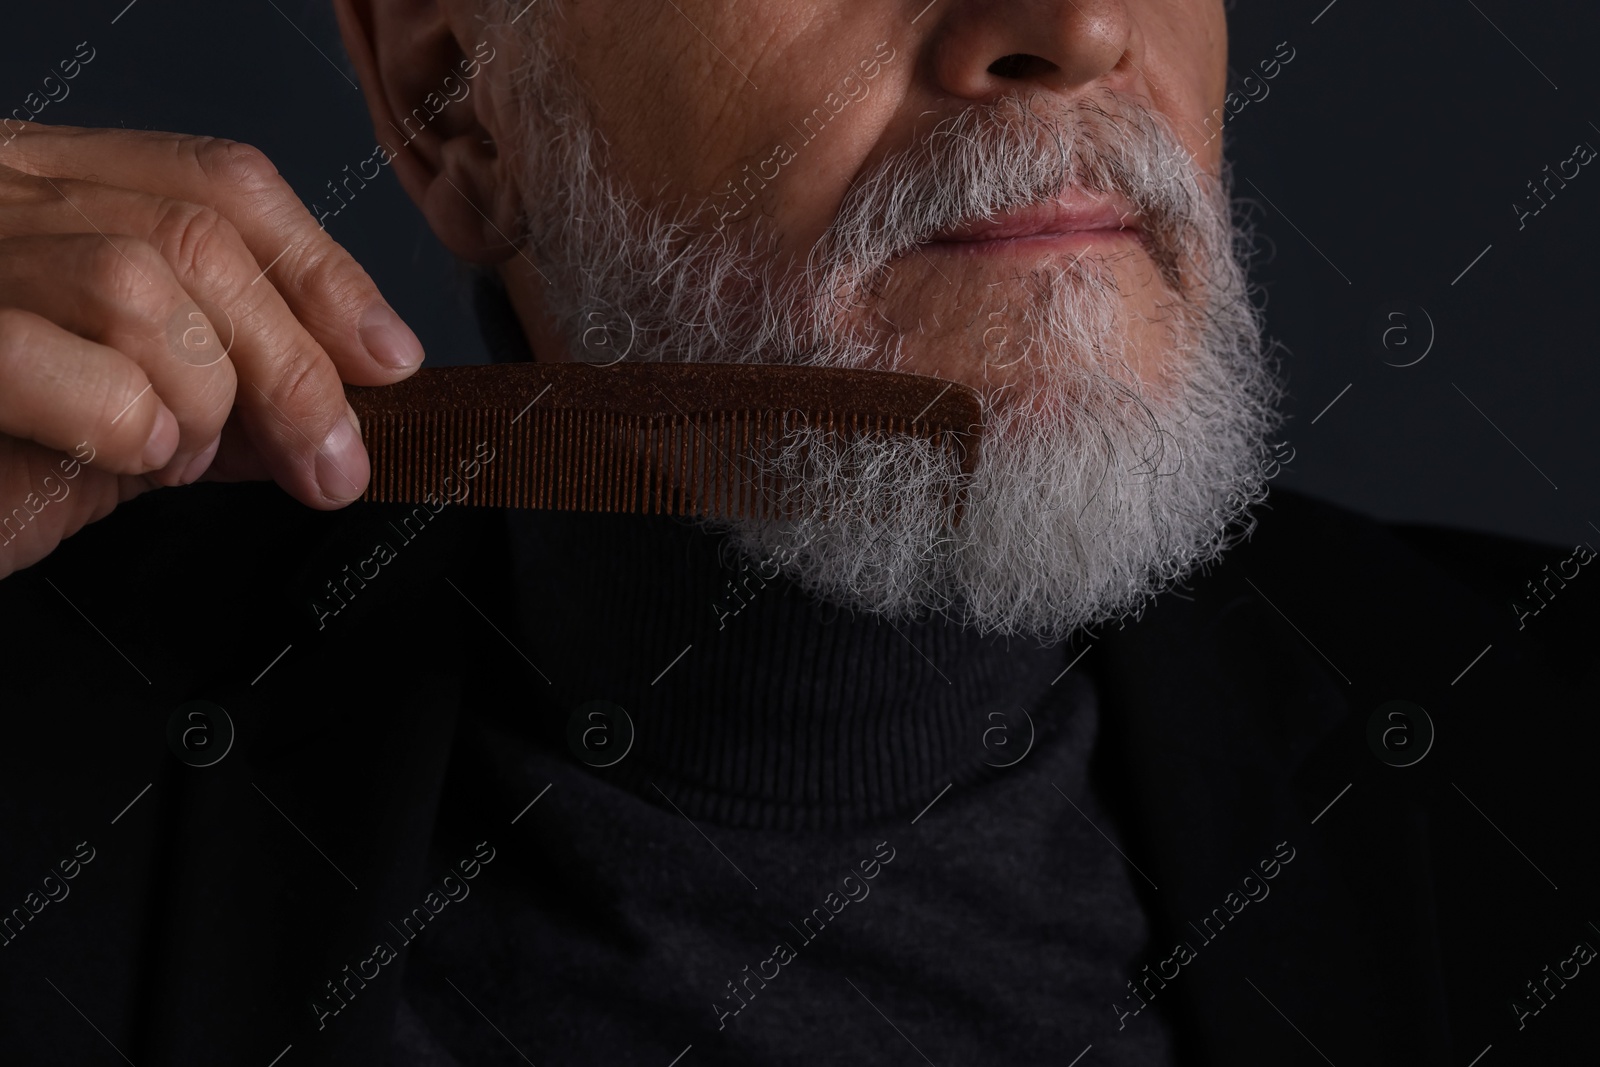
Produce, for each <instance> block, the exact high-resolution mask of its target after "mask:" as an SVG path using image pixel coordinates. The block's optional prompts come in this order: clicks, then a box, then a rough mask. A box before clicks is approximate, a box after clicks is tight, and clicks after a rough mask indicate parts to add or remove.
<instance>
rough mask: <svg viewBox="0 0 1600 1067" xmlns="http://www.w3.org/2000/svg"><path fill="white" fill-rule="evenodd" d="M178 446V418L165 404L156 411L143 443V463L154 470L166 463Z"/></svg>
mask: <svg viewBox="0 0 1600 1067" xmlns="http://www.w3.org/2000/svg"><path fill="white" fill-rule="evenodd" d="M177 448H178V420H177V419H176V418H174V417H173V414H172V412H171V411H168V410H167V406H166V405H165V404H163V405H161V408H160V409H159V410H158V411H157V412H156V424H155V425H154V426H153V427H151V429H150V436H149V438H148V439H146V441H145V443H144V455H143V459H144V465H145V467H147V468H148V469H150V470H156V469H158V468H160V467H162V466H165V465H166V462H167V460H169V459H171V458H172V453H173V452H175V451H177Z"/></svg>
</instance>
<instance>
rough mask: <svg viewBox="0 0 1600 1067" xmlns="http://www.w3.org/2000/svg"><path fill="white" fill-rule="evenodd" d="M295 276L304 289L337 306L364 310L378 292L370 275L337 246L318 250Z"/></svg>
mask: <svg viewBox="0 0 1600 1067" xmlns="http://www.w3.org/2000/svg"><path fill="white" fill-rule="evenodd" d="M330 243H331V242H330ZM293 277H294V284H295V285H296V286H298V287H299V288H300V289H301V290H303V291H305V292H309V293H317V294H318V295H320V296H321V297H322V298H323V299H324V300H326V301H327V302H328V303H329V304H332V305H333V306H335V307H361V306H363V305H365V304H366V303H367V302H369V301H370V300H371V299H372V297H373V294H374V293H375V292H376V290H377V286H376V285H374V284H373V282H372V280H371V279H370V278H369V277H368V276H367V272H366V271H364V270H362V269H361V267H360V266H359V265H358V264H357V263H356V262H355V260H353V259H350V258H349V257H348V256H347V255H346V254H345V252H344V250H343V249H341V248H339V246H337V245H333V246H332V247H331V248H319V249H316V250H315V251H314V252H313V253H312V254H311V255H310V256H308V257H307V259H306V260H305V262H304V264H303V265H302V266H301V267H300V269H299V270H298V271H296V272H295V273H294V276H293Z"/></svg>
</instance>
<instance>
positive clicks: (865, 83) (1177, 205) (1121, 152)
mask: <svg viewBox="0 0 1600 1067" xmlns="http://www.w3.org/2000/svg"><path fill="white" fill-rule="evenodd" d="M374 2H378V3H381V0H374ZM525 5H526V0H457V2H455V3H451V4H446V7H449V8H456V9H459V8H462V7H470V8H472V9H474V11H475V12H477V13H481V14H482V15H483V16H484V18H485V19H486V20H487V22H488V24H489V26H490V28H491V30H490V32H491V33H492V34H498V36H497V37H496V39H497V40H499V41H501V42H503V43H504V44H505V45H506V46H507V47H508V49H510V51H511V54H512V56H513V59H512V61H511V62H510V63H509V64H502V66H501V69H500V70H499V71H497V72H496V77H497V78H499V79H500V86H501V91H500V94H499V96H498V97H497V99H498V100H499V109H498V112H497V114H496V115H495V117H494V121H493V122H492V123H491V125H493V126H494V127H496V129H497V133H496V139H497V141H498V151H499V153H500V155H501V158H502V159H503V160H504V167H503V170H501V171H500V174H501V178H502V180H503V181H504V182H509V183H510V184H512V185H514V186H515V191H514V193H513V194H512V195H513V198H514V200H515V202H516V204H517V206H518V208H519V209H520V215H519V219H518V232H516V233H514V234H512V235H511V236H512V237H513V238H514V242H515V244H517V245H518V249H517V254H515V255H505V256H503V257H502V258H501V267H500V269H501V273H502V276H503V277H504V278H505V279H506V281H507V285H508V289H509V292H510V294H511V297H512V300H513V303H514V305H515V306H516V308H517V312H518V315H519V317H520V318H521V320H522V322H523V324H524V327H525V328H526V330H527V333H528V336H529V339H530V341H531V343H532V345H533V348H534V351H535V352H536V353H538V354H539V357H540V358H543V359H562V358H569V359H587V360H602V361H609V360H612V359H616V358H619V357H620V358H628V359H653V360H721V361H751V362H788V363H809V364H815V365H828V366H851V367H869V368H878V369H892V370H900V371H909V372H913V373H918V374H925V375H933V376H938V377H942V378H946V379H952V380H955V381H959V382H962V383H965V384H968V385H971V386H973V387H975V388H977V389H979V390H980V393H981V394H982V396H983V398H984V404H985V416H986V433H985V437H984V443H983V448H982V452H981V461H980V466H979V469H978V472H977V475H976V477H975V480H974V481H973V482H972V483H971V484H968V485H965V486H964V488H965V490H966V498H965V499H966V507H965V511H964V518H963V520H962V521H961V522H960V523H959V525H952V523H951V521H950V518H951V516H950V514H949V512H948V511H947V509H946V508H945V506H944V502H945V501H946V500H948V499H950V493H949V490H950V489H951V488H952V487H953V486H954V485H955V483H956V482H957V480H958V478H959V475H958V473H957V472H956V471H954V470H953V469H951V468H950V467H949V466H946V465H941V462H940V461H939V458H938V457H937V456H936V455H933V454H932V453H931V452H930V451H929V450H928V449H927V448H926V446H924V445H921V444H919V443H917V442H910V441H894V442H890V443H885V444H874V445H871V446H852V447H835V446H834V445H832V444H831V443H830V442H827V441H824V440H814V441H812V442H810V444H811V445H812V446H813V447H812V448H811V450H810V451H809V452H807V453H805V455H806V457H807V458H806V461H805V463H804V464H803V465H802V466H801V467H797V468H796V469H795V471H794V472H793V473H794V474H795V475H796V476H797V477H798V478H799V479H800V480H801V482H802V484H803V485H805V486H806V488H807V495H808V496H809V497H810V498H812V499H813V500H814V501H816V502H818V503H819V504H826V507H825V508H823V507H819V508H818V509H817V510H818V513H819V514H820V513H822V512H825V513H826V514H827V515H828V518H827V519H826V520H823V519H821V518H816V517H809V518H801V519H797V520H785V521H782V522H741V523H734V524H731V529H732V531H733V533H734V534H735V535H736V538H737V540H738V541H739V542H740V543H741V544H742V545H743V546H744V547H745V548H746V549H747V550H748V551H749V552H751V553H753V554H756V555H767V556H771V557H773V558H774V559H775V560H776V562H777V563H778V564H779V565H780V566H781V567H783V569H785V570H786V571H787V572H788V573H789V574H790V576H791V577H793V578H795V579H797V580H798V581H800V582H801V584H803V585H805V586H806V587H808V588H810V589H811V590H812V591H814V592H816V593H818V594H819V595H822V596H825V597H828V598H830V599H833V600H836V601H840V602H844V603H849V604H852V605H855V606H859V607H862V608H866V609H868V610H871V611H876V612H881V613H884V614H888V615H891V616H894V615H909V614H913V613H916V612H919V611H921V610H924V609H938V610H943V611H945V612H947V613H949V614H950V615H952V616H953V617H956V618H959V619H962V620H964V621H967V622H970V623H973V624H975V625H977V626H979V627H980V628H983V629H985V630H997V631H1002V632H1007V633H1027V634H1032V635H1035V636H1039V637H1044V638H1050V637H1059V636H1061V635H1062V634H1064V633H1066V632H1069V631H1070V630H1072V629H1074V628H1076V627H1079V626H1082V625H1085V624H1090V623H1094V622H1097V621H1101V620H1105V619H1109V618H1113V617H1116V616H1119V615H1126V614H1127V613H1129V612H1132V611H1136V610H1137V609H1138V608H1139V607H1140V606H1141V605H1142V604H1143V603H1144V602H1145V601H1146V600H1148V598H1149V597H1150V595H1152V594H1153V593H1154V592H1157V591H1159V590H1160V589H1161V588H1164V587H1165V586H1166V585H1168V584H1170V583H1171V582H1172V581H1173V580H1175V579H1176V578H1178V577H1180V576H1182V575H1183V574H1185V573H1187V572H1188V571H1189V570H1190V569H1192V568H1193V567H1194V566H1195V565H1196V564H1198V563H1202V562H1206V561H1208V560H1210V559H1212V558H1215V557H1216V556H1217V555H1218V554H1219V553H1220V552H1221V551H1222V550H1223V549H1225V548H1226V547H1227V545H1228V544H1230V543H1231V542H1232V540H1233V538H1234V537H1236V536H1237V534H1238V529H1237V526H1236V524H1235V520H1236V519H1238V518H1239V516H1240V515H1241V514H1242V513H1243V512H1244V510H1245V509H1246V508H1247V507H1248V505H1250V504H1251V503H1253V502H1255V501H1257V500H1259V499H1260V497H1261V495H1262V494H1263V491H1264V490H1263V480H1262V477H1261V474H1260V469H1261V463H1260V458H1261V453H1262V450H1263V447H1264V442H1265V437H1266V434H1267V433H1268V432H1269V430H1270V428H1271V427H1272V425H1273V424H1274V420H1275V416H1274V415H1273V412H1272V405H1273V401H1274V400H1275V398H1276V391H1277V386H1276V383H1275V381H1274V379H1273V377H1272V375H1271V373H1270V371H1269V369H1268V365H1267V362H1266V361H1265V360H1264V359H1263V357H1262V353H1261V349H1260V340H1259V324H1258V320H1257V316H1256V314H1255V311H1254V309H1253V308H1252V306H1251V305H1250V303H1249V301H1248V299H1247V297H1246V289H1245V282H1244V274H1243V269H1242V265H1241V263H1240V261H1239V259H1238V257H1237V255H1236V253H1235V248H1234V244H1235V242H1234V233H1233V229H1232V226H1231V222H1230V218H1229V211H1228V202H1227V197H1226V192H1225V189H1224V186H1223V184H1222V182H1221V181H1220V178H1221V174H1220V167H1221V156H1220V147H1221V140H1220V138H1218V137H1214V136H1213V133H1214V131H1215V130H1216V127H1217V123H1216V120H1215V118H1213V117H1212V116H1213V114H1214V112H1215V109H1217V108H1219V107H1220V105H1221V103H1222V97H1223V93H1224V82H1225V60H1226V31H1225V23H1224V19H1223V14H1222V9H1221V4H1220V2H1218V0H1012V2H1006V0H933V2H932V3H928V2H927V0H789V2H780V0H765V2H762V3H749V4H727V3H719V2H713V0H669V2H668V3H665V4H661V3H656V2H651V3H643V2H640V0H538V2H537V3H536V4H534V5H533V6H532V7H531V8H527V7H525ZM424 6H425V5H424ZM459 14H460V12H459V10H457V15H458V16H459ZM497 24H498V26H499V29H498V30H496V29H494V27H495V26H496V25H497ZM513 68H514V69H515V73H516V77H514V78H513V77H508V76H507V75H509V74H510V73H511V71H512V69H513ZM1208 119H1209V120H1210V121H1208ZM500 192H502V193H503V192H504V190H503V189H502V190H500ZM437 214H438V212H437V209H436V208H435V209H434V210H433V211H431V213H430V215H431V217H435V218H436V216H437ZM435 225H436V228H438V225H439V224H438V222H437V218H436V222H435Z"/></svg>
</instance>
